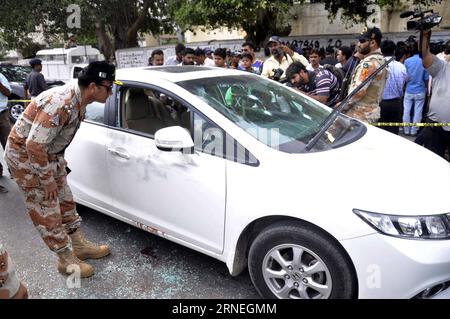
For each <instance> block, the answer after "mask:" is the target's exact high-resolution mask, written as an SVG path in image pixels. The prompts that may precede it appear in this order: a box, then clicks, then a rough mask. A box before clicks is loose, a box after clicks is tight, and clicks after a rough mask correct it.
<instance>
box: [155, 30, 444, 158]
mask: <svg viewBox="0 0 450 319" xmlns="http://www.w3.org/2000/svg"><path fill="white" fill-rule="evenodd" d="M256 49H257V48H256V46H255V45H254V44H253V43H251V42H248V41H246V42H244V43H243V44H242V49H241V50H240V51H235V52H232V51H230V50H229V49H225V48H218V49H215V50H214V51H212V50H210V49H201V48H197V49H192V48H186V47H185V46H184V45H183V44H178V45H177V46H176V48H175V51H176V55H174V56H171V57H168V58H167V59H166V60H165V59H164V53H163V51H161V50H155V51H153V52H152V54H151V57H150V58H149V65H153V66H160V65H199V66H209V67H219V68H231V69H237V70H241V71H246V72H252V73H256V74H259V75H261V76H263V77H267V78H270V79H272V80H275V81H279V82H282V83H285V84H286V85H287V86H290V87H293V88H294V89H297V90H299V91H301V92H303V93H304V94H306V95H308V96H309V97H311V98H313V99H315V100H317V101H319V102H321V103H323V104H326V105H328V106H329V107H332V108H333V107H336V106H337V105H339V104H340V102H341V101H342V100H343V99H344V98H345V97H346V96H347V95H348V94H350V93H352V92H353V90H355V89H356V88H357V87H358V86H359V85H360V84H361V83H362V82H363V81H364V80H365V79H367V78H368V77H369V76H370V75H371V74H372V73H373V72H375V70H377V69H378V68H380V66H381V65H383V64H384V63H385V62H386V61H387V60H392V61H391V62H390V63H389V65H388V66H387V67H386V69H384V70H383V71H381V72H380V73H379V74H378V75H377V77H375V79H373V80H372V81H370V82H369V84H368V85H366V86H364V87H362V88H361V89H359V90H358V91H357V92H355V93H356V94H354V95H353V97H352V98H351V99H350V101H349V103H348V105H347V106H346V107H345V108H344V111H343V112H344V113H345V114H347V115H349V116H351V117H355V118H357V119H359V120H362V121H365V122H368V123H378V125H379V126H380V127H382V128H383V129H385V130H387V131H389V132H392V133H394V134H400V132H401V133H402V134H404V135H410V136H413V137H417V139H416V142H417V143H419V144H421V145H424V146H426V145H427V143H426V142H424V138H425V137H426V136H425V137H424V135H423V134H419V133H422V132H425V133H426V131H427V130H423V129H421V130H419V125H418V124H417V123H421V122H424V121H427V120H429V117H430V116H428V117H427V114H428V113H429V107H428V104H429V102H430V101H431V93H432V88H433V86H432V85H431V83H432V81H431V76H430V74H429V72H427V70H426V69H425V67H424V65H423V61H422V58H421V57H420V55H419V52H420V48H419V44H418V41H417V40H416V39H415V37H414V36H411V37H409V38H408V39H406V40H405V41H400V42H397V43H394V42H393V41H391V40H389V39H388V40H383V35H382V32H381V31H380V29H378V28H369V29H367V28H366V29H365V30H364V31H363V32H362V33H361V34H360V35H359V36H358V38H357V39H355V44H353V45H352V46H342V47H339V48H337V49H334V48H332V47H327V48H320V49H316V48H309V47H308V48H303V49H299V48H298V47H295V46H293V45H291V44H289V43H288V44H285V43H283V42H282V41H281V39H280V38H279V37H278V36H271V37H270V38H269V39H268V40H267V41H266V42H265V52H266V59H265V60H264V61H263V60H260V59H258V58H257V57H256V54H255V51H256ZM433 53H436V54H437V53H438V52H433ZM436 56H437V58H439V59H441V60H443V61H447V62H448V61H449V60H450V41H449V42H447V43H446V45H445V48H444V50H443V51H442V52H439V54H437V55H436ZM429 115H430V114H429ZM447 122H450V121H447ZM385 123H396V124H395V125H388V124H385ZM407 123H413V124H411V125H409V126H408V125H407ZM403 125H405V126H404V127H403ZM441 129H442V130H447V127H445V126H444V127H442V128H441ZM447 147H448V146H447ZM431 148H432V147H431ZM440 153H442V152H439V154H440Z"/></svg>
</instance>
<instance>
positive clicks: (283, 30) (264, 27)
mask: <svg viewBox="0 0 450 319" xmlns="http://www.w3.org/2000/svg"><path fill="white" fill-rule="evenodd" d="M242 27H243V29H244V31H245V32H246V33H247V36H246V38H245V39H246V40H249V41H252V42H254V43H255V45H256V46H259V47H264V45H265V41H267V39H268V38H269V37H270V36H272V35H278V36H280V37H283V36H288V35H289V33H290V32H291V27H290V26H287V27H286V26H282V25H281V24H280V21H279V18H278V11H277V10H273V11H269V10H266V9H258V12H257V18H256V24H247V25H243V26H242Z"/></svg>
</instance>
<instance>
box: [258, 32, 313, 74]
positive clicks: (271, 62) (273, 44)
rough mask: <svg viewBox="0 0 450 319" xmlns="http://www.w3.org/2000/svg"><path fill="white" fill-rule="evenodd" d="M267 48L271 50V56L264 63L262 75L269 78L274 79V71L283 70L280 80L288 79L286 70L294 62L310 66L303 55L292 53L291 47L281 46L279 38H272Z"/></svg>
mask: <svg viewBox="0 0 450 319" xmlns="http://www.w3.org/2000/svg"><path fill="white" fill-rule="evenodd" d="M267 46H268V47H269V49H270V53H271V56H270V57H269V58H268V59H267V60H266V61H265V62H264V65H263V69H262V72H261V75H262V76H264V77H267V78H273V77H274V75H275V71H274V70H278V69H281V70H282V71H283V74H282V75H281V77H280V80H284V79H285V78H286V70H287V68H288V67H289V65H291V64H292V63H293V62H294V61H299V62H301V63H302V64H303V65H305V66H307V65H308V60H306V58H305V57H304V56H303V55H300V54H298V53H297V52H294V51H292V50H291V49H290V48H289V47H287V46H285V45H284V44H281V41H280V38H279V37H278V36H272V37H270V38H269V41H267Z"/></svg>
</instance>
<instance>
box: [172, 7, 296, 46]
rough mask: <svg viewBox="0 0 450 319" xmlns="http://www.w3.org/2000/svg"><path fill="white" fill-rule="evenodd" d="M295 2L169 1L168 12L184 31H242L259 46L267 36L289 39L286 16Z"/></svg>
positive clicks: (289, 29)
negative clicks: (204, 28) (225, 28)
mask: <svg viewBox="0 0 450 319" xmlns="http://www.w3.org/2000/svg"><path fill="white" fill-rule="evenodd" d="M292 5H293V1H292V0H273V1H268V0H260V1H254V0H198V1H191V0H169V11H170V14H171V16H172V18H173V20H174V21H175V23H176V24H178V25H179V26H180V27H181V28H182V29H184V30H189V29H191V28H192V26H205V27H209V28H216V27H222V26H227V27H229V28H232V27H238V28H242V29H243V30H244V31H245V32H246V33H247V37H246V39H247V40H251V41H253V42H254V43H256V44H257V45H259V44H261V43H262V42H263V41H264V40H266V38H267V36H270V35H273V34H277V35H280V36H287V35H288V34H289V33H290V31H291V27H290V25H288V24H287V23H286V19H284V15H285V14H286V13H287V12H288V10H289V8H290V7H291V6H292Z"/></svg>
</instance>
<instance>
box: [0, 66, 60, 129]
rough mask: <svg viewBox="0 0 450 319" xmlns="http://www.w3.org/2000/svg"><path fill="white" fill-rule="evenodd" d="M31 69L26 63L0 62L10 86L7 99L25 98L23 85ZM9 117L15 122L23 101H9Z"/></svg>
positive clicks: (1, 71) (54, 84) (21, 109)
mask: <svg viewBox="0 0 450 319" xmlns="http://www.w3.org/2000/svg"><path fill="white" fill-rule="evenodd" d="M31 71H32V69H31V67H30V66H27V65H15V64H0V73H2V74H3V75H4V76H5V77H6V78H7V79H8V82H9V85H10V86H11V95H10V96H9V100H11V101H21V100H24V98H25V91H24V85H25V81H26V79H27V76H28V74H29V73H31ZM63 84H64V82H61V81H57V82H49V81H47V85H48V87H49V88H51V87H54V86H58V85H63ZM8 107H9V118H10V120H11V122H12V123H15V122H16V120H17V119H18V118H19V116H20V115H21V114H22V113H23V111H24V109H25V103H24V102H10V103H9V105H8Z"/></svg>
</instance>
